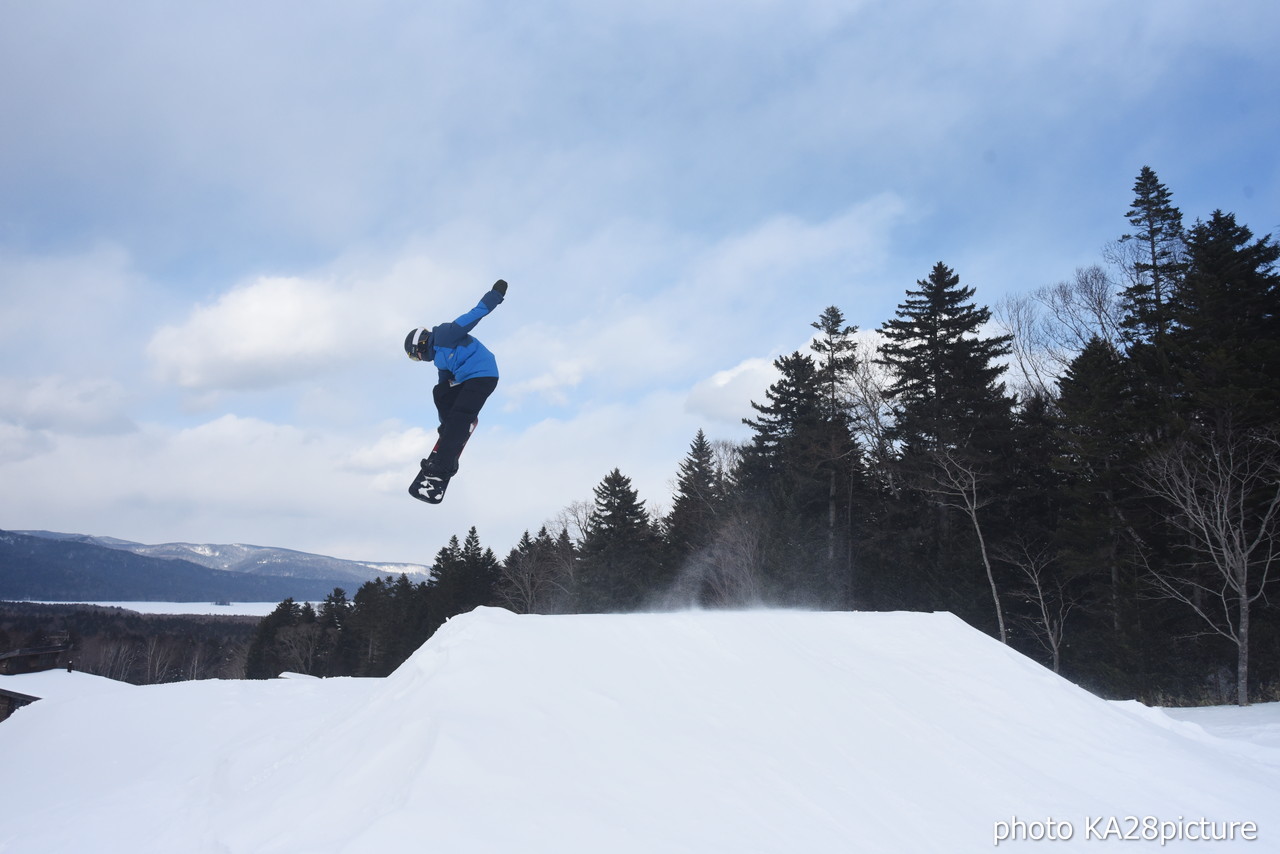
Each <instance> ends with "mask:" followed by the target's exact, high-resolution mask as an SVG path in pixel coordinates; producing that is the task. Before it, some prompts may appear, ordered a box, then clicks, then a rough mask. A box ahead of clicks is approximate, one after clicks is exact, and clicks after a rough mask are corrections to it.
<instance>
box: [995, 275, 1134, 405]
mask: <svg viewBox="0 0 1280 854" xmlns="http://www.w3.org/2000/svg"><path fill="white" fill-rule="evenodd" d="M994 313H995V317H996V319H997V320H998V321H999V322H1000V324H1001V325H1002V326H1004V328H1005V329H1006V330H1007V331H1008V332H1009V333H1011V334H1012V335H1013V342H1012V346H1013V350H1012V353H1011V355H1012V357H1013V365H1012V367H1013V368H1014V370H1015V376H1016V377H1017V379H1016V380H1015V385H1016V386H1018V387H1019V389H1020V390H1021V391H1023V392H1024V394H1025V392H1032V393H1036V394H1039V395H1041V396H1045V397H1050V396H1052V391H1053V387H1054V384H1055V383H1056V381H1057V379H1058V377H1060V376H1062V373H1063V371H1065V370H1066V368H1067V366H1068V365H1069V364H1070V363H1071V360H1072V359H1074V358H1075V357H1076V355H1077V354H1079V352H1080V351H1081V350H1083V349H1084V346H1085V345H1086V344H1088V343H1089V341H1091V340H1092V339H1094V338H1100V339H1102V340H1103V341H1106V342H1107V343H1109V344H1112V345H1113V346H1114V345H1116V342H1117V341H1118V340H1119V337H1120V307H1119V302H1118V300H1117V299H1116V286H1115V284H1114V283H1113V282H1112V281H1111V279H1110V278H1109V277H1108V276H1107V273H1106V271H1105V270H1104V269H1102V268H1101V267H1099V266H1098V265H1096V264H1095V265H1094V266H1092V267H1079V268H1077V269H1076V274H1075V278H1074V279H1073V280H1072V281H1070V282H1066V281H1062V282H1058V283H1057V284H1054V285H1048V286H1046V287H1043V288H1038V289H1036V290H1035V291H1033V292H1032V293H1030V294H1015V295H1010V296H1006V297H1005V298H1003V299H1002V300H1000V302H998V303H997V304H996V307H995V312H994Z"/></svg>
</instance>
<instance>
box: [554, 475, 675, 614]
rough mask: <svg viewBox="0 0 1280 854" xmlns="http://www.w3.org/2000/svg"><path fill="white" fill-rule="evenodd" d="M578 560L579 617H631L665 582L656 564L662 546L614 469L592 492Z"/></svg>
mask: <svg viewBox="0 0 1280 854" xmlns="http://www.w3.org/2000/svg"><path fill="white" fill-rule="evenodd" d="M580 555H581V557H580V560H579V564H578V572H577V578H576V593H577V604H578V610H579V611H580V612H583V613H609V612H619V611H634V610H637V609H639V608H641V607H643V605H644V603H645V602H646V601H647V600H648V599H649V598H650V597H653V596H657V595H660V594H662V593H664V592H665V588H666V585H667V583H668V581H669V578H668V577H667V571H666V569H665V567H664V566H663V565H662V561H661V541H660V539H659V537H658V534H657V531H656V530H655V529H654V526H653V524H652V522H651V521H650V519H649V514H648V512H647V511H646V510H645V508H644V502H643V501H641V500H640V497H639V495H638V494H637V493H636V491H635V489H634V488H633V487H632V485H631V479H630V478H628V477H626V476H625V475H623V474H622V472H620V471H619V470H618V469H614V470H613V471H611V472H610V473H609V474H608V475H607V476H606V477H605V479H604V480H603V481H601V482H600V484H599V485H598V486H597V487H596V488H595V506H594V508H593V509H592V511H591V515H590V517H589V518H588V520H587V527H586V531H585V533H584V536H583V541H582V548H581V551H580Z"/></svg>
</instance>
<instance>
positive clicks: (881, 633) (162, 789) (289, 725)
mask: <svg viewBox="0 0 1280 854" xmlns="http://www.w3.org/2000/svg"><path fill="white" fill-rule="evenodd" d="M0 757H3V759H2V761H0V767H2V768H3V773H0V851H2V852H5V854H59V852H67V853H68V854H72V852H74V853H75V854H80V852H87V851H94V852H131V853H132V852H164V853H165V854H172V852H179V851H180V852H246V854H247V852H254V854H271V852H308V854H311V852H314V853H315V854H327V852H369V854H375V852H376V854H399V852H415V854H417V852H422V851H439V852H448V854H459V852H522V853H523V852H555V854H575V853H576V852H583V853H584V854H587V852H589V854H603V852H610V854H616V852H643V854H656V852H662V854H670V852H698V854H716V853H717V852H724V853H725V854H744V852H779V854H781V852H786V854H795V852H803V854H817V852H832V854H835V852H840V854H847V852H853V851H876V852H929V854H933V852H940V851H945V852H969V851H975V852H976V851H990V850H992V847H993V842H994V831H995V828H996V826H997V825H996V823H997V822H1000V821H1010V820H1011V819H1013V818H1014V817H1017V818H1018V819H1020V820H1024V821H1028V822H1031V821H1045V820H1047V819H1052V820H1053V821H1055V822H1064V823H1070V826H1071V827H1072V832H1073V839H1072V840H1071V841H1070V842H1067V843H1062V842H1054V843H1050V842H1039V843H1036V842H1013V843H1011V842H1006V843H1004V844H1003V845H1001V846H1000V848H1001V849H1005V848H1006V847H1009V848H1015V849H1018V848H1022V849H1027V848H1030V849H1035V848H1038V847H1041V846H1044V845H1048V846H1049V847H1050V849H1058V848H1063V847H1066V848H1075V847H1077V846H1078V845H1079V846H1084V847H1096V846H1099V845H1100V846H1101V848H1102V850H1108V849H1109V848H1111V847H1113V846H1112V845H1109V844H1107V843H1106V842H1105V841H1104V842H1092V843H1089V842H1086V840H1085V836H1086V822H1088V821H1089V820H1091V819H1095V818H1098V817H1102V818H1109V817H1115V818H1117V819H1123V818H1124V817H1126V816H1134V817H1139V818H1143V817H1152V818H1155V819H1159V820H1166V821H1175V820H1177V821H1179V822H1185V821H1193V820H1194V821H1199V820H1200V819H1206V820H1208V821H1213V822H1230V821H1252V822H1254V823H1256V824H1257V826H1258V831H1257V836H1258V839H1257V841H1255V842H1252V843H1250V842H1243V841H1239V842H1236V843H1219V844H1214V843H1205V842H1190V843H1187V842H1184V843H1181V844H1179V843H1174V844H1171V845H1166V846H1164V847H1163V848H1162V849H1161V847H1160V846H1159V845H1158V844H1157V843H1149V844H1138V845H1137V848H1138V849H1139V850H1155V849H1160V850H1191V851H1206V850H1212V849H1218V848H1220V847H1221V846H1223V845H1225V846H1227V847H1230V848H1237V847H1239V848H1240V849H1241V850H1248V851H1250V852H1260V851H1276V850H1280V849H1278V848H1277V845H1278V843H1280V752H1277V751H1273V750H1266V749H1262V750H1254V751H1253V752H1252V753H1248V752H1246V751H1245V750H1243V749H1241V746H1240V744H1239V743H1237V742H1232V741H1228V740H1223V739H1218V738H1214V737H1212V736H1209V735H1207V734H1206V733H1205V732H1204V730H1202V729H1201V728H1200V727H1198V726H1195V725H1193V724H1189V723H1185V722H1179V721H1174V720H1172V719H1170V718H1168V717H1167V716H1165V715H1164V714H1163V713H1160V712H1157V711H1153V710H1148V709H1144V708H1142V707H1139V706H1137V705H1136V704H1115V703H1108V702H1105V701H1102V700H1099V699H1097V698H1095V697H1093V696H1091V695H1090V694H1088V693H1086V692H1085V691H1082V690H1080V689H1078V688H1076V687H1074V686H1072V685H1071V684H1069V683H1067V682H1066V681H1064V680H1062V679H1060V678H1058V677H1056V676H1054V675H1053V674H1052V673H1050V672H1049V671H1047V670H1045V669H1044V668H1042V667H1040V666H1039V665H1037V664H1035V663H1033V662H1031V661H1029V660H1028V659H1026V658H1024V657H1022V656H1020V655H1018V654H1017V653H1015V652H1012V651H1010V650H1008V649H1006V648H1005V647H1003V646H1001V645H1000V644H998V643H997V642H995V641H993V640H991V639H990V638H988V637H986V636H984V635H982V634H980V633H978V632H976V631H974V630H972V629H970V628H968V627H967V626H965V625H964V624H963V623H962V622H960V621H959V620H958V619H956V618H954V617H951V616H949V615H945V614H904V613H897V614H849V613H801V612H777V611H760V612H738V613H722V612H710V613H707V612H685V613H669V614H647V615H629V616H572V617H537V616H515V615H512V614H509V613H507V612H505V611H499V610H494V609H481V610H479V611H476V612H473V613H471V614H468V615H464V616H462V617H458V618H456V619H454V620H452V621H450V622H449V623H448V624H447V625H446V626H445V627H444V628H443V629H441V631H440V632H439V633H438V634H437V635H436V637H434V638H433V639H432V640H431V641H430V642H429V643H427V644H426V645H425V646H424V647H423V648H422V649H421V650H419V651H418V652H417V653H416V654H415V655H414V656H413V657H412V658H411V659H410V660H409V661H408V662H406V663H405V664H404V665H403V666H402V667H401V668H400V669H399V670H397V671H396V672H395V673H394V674H393V675H392V676H391V677H389V678H387V679H384V680H353V679H337V680H324V681H321V680H310V679H301V680H272V681H270V682H217V681H209V682H188V683H178V684H173V685H164V686H154V687H147V688H139V689H136V690H128V691H117V692H111V693H108V694H104V695H100V696H97V697H91V698H85V699H84V700H80V701H60V700H50V701H43V702H41V703H36V704H34V705H32V706H30V707H27V708H24V709H22V710H20V711H19V712H18V713H17V714H15V715H14V717H13V718H11V719H10V720H9V721H7V722H6V723H4V724H0ZM1063 826H1064V825H1059V830H1061V829H1062V827H1063ZM1097 826H1098V825H1096V824H1095V827H1097ZM1117 844H1119V843H1118V841H1117ZM1133 847H1134V845H1133V844H1128V845H1120V848H1121V849H1123V850H1130V849H1132V848H1133Z"/></svg>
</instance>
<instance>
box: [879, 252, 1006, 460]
mask: <svg viewBox="0 0 1280 854" xmlns="http://www.w3.org/2000/svg"><path fill="white" fill-rule="evenodd" d="M916 285H917V286H918V288H917V290H908V291H907V299H906V300H905V301H904V302H903V303H902V304H900V305H899V306H898V310H897V312H896V317H895V318H894V319H893V320H888V321H886V322H885V323H884V324H883V326H882V327H881V330H880V331H881V332H882V333H883V335H884V337H885V339H886V340H885V343H884V344H883V345H882V346H881V348H880V358H879V360H878V361H879V363H880V364H883V365H885V366H887V367H888V368H889V369H890V370H891V371H892V372H893V376H894V380H893V383H892V385H891V386H890V387H889V389H888V391H887V394H888V396H889V398H890V400H891V402H892V406H893V412H894V418H895V421H894V426H893V427H892V428H891V430H890V435H891V437H892V438H893V439H894V440H895V441H896V442H898V443H900V446H901V449H902V452H903V454H904V455H906V456H910V455H912V454H914V453H920V452H927V451H942V450H955V449H957V448H962V447H965V446H968V445H972V444H983V443H984V441H985V440H984V438H983V437H984V436H988V435H990V433H991V431H992V429H1006V428H1007V427H1008V423H1009V416H1010V413H1011V408H1012V401H1011V400H1010V399H1009V398H1008V397H1007V396H1006V394H1005V386H1004V383H1003V382H1001V381H1000V376H1001V374H1003V373H1004V366H1003V365H1002V364H1000V361H999V360H1000V359H1001V358H1002V357H1003V356H1006V355H1008V353H1009V351H1010V346H1009V345H1010V341H1011V336H1008V335H997V336H994V337H990V338H982V337H980V335H979V332H980V331H981V329H982V327H983V326H984V325H985V324H986V323H987V322H988V321H989V320H990V319H991V312H990V310H988V309H987V308H986V307H982V308H979V307H977V306H976V305H975V304H974V303H972V302H970V300H971V299H972V297H973V295H974V289H973V288H971V287H962V286H961V285H960V277H959V276H958V275H956V273H955V272H954V271H953V270H952V269H951V268H949V267H947V266H946V265H945V264H943V263H941V262H939V263H938V264H936V265H935V266H934V268H933V270H932V271H931V272H930V274H929V278H927V279H923V280H920V281H918V282H916Z"/></svg>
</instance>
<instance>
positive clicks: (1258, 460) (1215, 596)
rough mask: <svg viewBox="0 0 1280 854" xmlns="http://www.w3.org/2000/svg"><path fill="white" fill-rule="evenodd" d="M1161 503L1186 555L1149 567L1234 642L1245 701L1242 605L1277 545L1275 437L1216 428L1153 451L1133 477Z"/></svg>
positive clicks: (1259, 588)
mask: <svg viewBox="0 0 1280 854" xmlns="http://www.w3.org/2000/svg"><path fill="white" fill-rule="evenodd" d="M1140 483H1141V485H1142V486H1143V487H1144V488H1145V489H1146V490H1148V491H1149V492H1150V493H1151V494H1152V495H1155V496H1158V497H1160V498H1162V499H1164V500H1165V501H1167V502H1168V503H1169V505H1170V506H1171V507H1172V509H1173V513H1172V514H1170V516H1169V521H1170V523H1171V524H1172V525H1173V526H1174V527H1175V528H1176V529H1177V530H1178V531H1180V532H1181V533H1182V534H1183V536H1184V537H1185V543H1184V545H1185V549H1186V553H1187V554H1188V555H1189V557H1190V559H1189V560H1188V561H1187V562H1186V563H1185V564H1183V565H1182V566H1181V570H1182V571H1181V572H1179V567H1176V566H1170V567H1167V568H1161V569H1153V570H1152V572H1151V573H1150V576H1151V579H1152V581H1153V583H1154V585H1155V587H1156V589H1157V590H1158V591H1159V593H1160V594H1161V595H1164V596H1167V597H1169V598H1172V599H1175V600H1177V601H1179V602H1182V603H1183V604H1185V605H1187V606H1188V607H1189V608H1191V609H1192V610H1193V611H1194V612H1195V613H1196V614H1197V615H1198V616H1199V617H1200V619H1201V620H1202V621H1203V622H1204V623H1205V624H1206V625H1207V626H1208V627H1209V629H1210V631H1211V632H1213V633H1215V634H1218V635H1221V636H1222V637H1224V638H1226V639H1228V640H1230V641H1231V642H1232V643H1233V644H1235V646H1236V653H1237V655H1236V701H1237V703H1239V704H1240V705H1242V706H1245V705H1248V703H1249V618H1250V608H1251V607H1252V605H1253V603H1254V602H1257V601H1258V600H1259V599H1260V598H1262V595H1263V592H1264V590H1265V589H1266V584H1267V580H1268V578H1269V577H1270V573H1271V568H1272V565H1273V564H1274V563H1275V561H1276V559H1277V551H1276V549H1277V545H1280V442H1278V441H1277V438H1276V436H1275V435H1274V434H1259V433H1245V432H1238V431H1233V430H1232V429H1231V428H1229V427H1228V428H1223V430H1222V431H1221V432H1218V433H1211V434H1209V435H1207V436H1205V437H1203V438H1201V439H1200V440H1198V441H1191V440H1187V441H1183V442H1181V443H1179V444H1178V445H1176V446H1175V447H1173V448H1171V449H1170V450H1168V451H1165V452H1163V453H1159V454H1156V455H1155V456H1153V458H1152V459H1151V460H1150V462H1149V463H1148V465H1147V467H1146V469H1145V472H1144V474H1143V475H1142V476H1141V478H1140Z"/></svg>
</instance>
